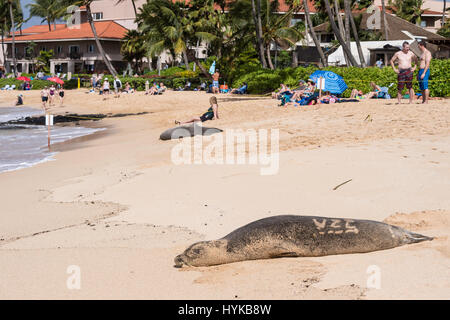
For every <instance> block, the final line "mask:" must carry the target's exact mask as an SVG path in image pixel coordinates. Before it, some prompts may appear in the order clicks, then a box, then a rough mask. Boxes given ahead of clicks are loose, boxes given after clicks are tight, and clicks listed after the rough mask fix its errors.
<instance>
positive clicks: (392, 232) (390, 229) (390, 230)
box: [389, 226, 395, 238]
mask: <svg viewBox="0 0 450 320" xmlns="http://www.w3.org/2000/svg"><path fill="white" fill-rule="evenodd" d="M389 232H390V233H391V236H392V238H395V234H394V231H392V227H391V226H389Z"/></svg>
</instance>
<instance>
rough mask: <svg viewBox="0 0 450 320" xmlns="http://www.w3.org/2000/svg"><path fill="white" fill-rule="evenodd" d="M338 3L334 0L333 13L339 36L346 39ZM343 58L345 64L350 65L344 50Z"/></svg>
mask: <svg viewBox="0 0 450 320" xmlns="http://www.w3.org/2000/svg"><path fill="white" fill-rule="evenodd" d="M339 11H340V10H339V4H338V1H337V0H334V13H335V14H336V20H337V22H338V26H339V32H340V33H341V37H342V38H344V39H346V38H347V37H346V35H345V31H344V24H343V23H342V17H341V14H340V12H339ZM346 43H347V45H349V43H348V42H346ZM344 58H345V63H346V65H347V66H351V63H350V60H349V59H348V57H347V54H346V53H345V52H344Z"/></svg>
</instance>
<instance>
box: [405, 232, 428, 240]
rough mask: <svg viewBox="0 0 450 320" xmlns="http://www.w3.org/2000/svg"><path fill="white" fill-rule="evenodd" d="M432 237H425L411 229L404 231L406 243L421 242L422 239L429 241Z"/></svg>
mask: <svg viewBox="0 0 450 320" xmlns="http://www.w3.org/2000/svg"><path fill="white" fill-rule="evenodd" d="M433 239H434V238H433V237H427V236H424V235H422V234H419V233H414V232H411V231H407V233H406V240H407V243H418V242H422V241H431V240H433Z"/></svg>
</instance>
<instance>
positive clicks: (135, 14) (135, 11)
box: [131, 0, 137, 18]
mask: <svg viewBox="0 0 450 320" xmlns="http://www.w3.org/2000/svg"><path fill="white" fill-rule="evenodd" d="M131 3H132V4H133V9H134V17H135V18H136V17H137V8H136V3H134V0H131Z"/></svg>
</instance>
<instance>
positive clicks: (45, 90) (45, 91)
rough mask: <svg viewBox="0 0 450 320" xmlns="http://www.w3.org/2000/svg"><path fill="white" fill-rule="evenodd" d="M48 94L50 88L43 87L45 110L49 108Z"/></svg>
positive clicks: (42, 96)
mask: <svg viewBox="0 0 450 320" xmlns="http://www.w3.org/2000/svg"><path fill="white" fill-rule="evenodd" d="M48 95H49V92H48V88H47V87H44V89H42V91H41V99H42V108H43V109H44V110H47V101H48Z"/></svg>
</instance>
